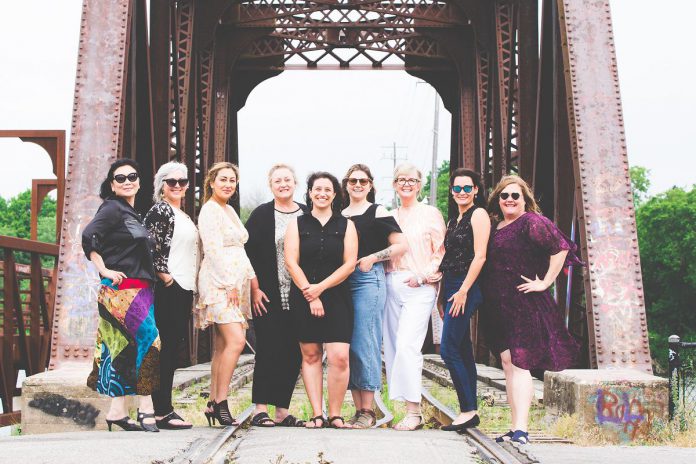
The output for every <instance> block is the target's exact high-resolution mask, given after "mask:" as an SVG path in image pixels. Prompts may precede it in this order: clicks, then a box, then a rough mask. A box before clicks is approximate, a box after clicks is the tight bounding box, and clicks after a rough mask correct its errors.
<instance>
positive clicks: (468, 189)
mask: <svg viewBox="0 0 696 464" xmlns="http://www.w3.org/2000/svg"><path fill="white" fill-rule="evenodd" d="M462 190H463V191H464V193H471V192H473V191H474V186H473V185H453V186H452V191H453V192H454V193H461V192H462Z"/></svg>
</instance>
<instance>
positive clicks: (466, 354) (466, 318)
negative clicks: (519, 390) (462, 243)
mask: <svg viewBox="0 0 696 464" xmlns="http://www.w3.org/2000/svg"><path fill="white" fill-rule="evenodd" d="M465 277H466V275H464V274H450V273H445V275H444V278H443V283H444V285H443V287H444V288H443V291H444V297H445V300H444V301H445V302H446V306H445V317H444V321H443V327H442V341H441V345H440V356H442V360H443V361H444V362H445V364H446V365H447V368H448V369H449V371H450V375H451V376H452V383H453V384H454V388H455V390H456V391H457V397H458V398H459V408H460V410H461V412H468V411H474V410H476V362H475V361H474V351H473V348H472V346H471V326H470V321H471V316H472V315H473V314H474V311H476V309H477V308H478V307H479V306H480V304H481V302H482V301H483V297H482V295H481V290H480V289H479V286H478V283H476V282H475V283H474V285H472V286H471V288H470V289H469V292H468V293H467V298H466V305H465V307H464V310H463V311H462V312H460V313H459V316H457V317H452V315H450V314H449V310H450V308H451V307H452V302H451V301H450V302H448V301H447V300H448V299H449V298H450V297H451V296H452V295H454V294H455V293H456V292H457V291H458V290H459V288H460V287H461V286H462V282H464V278H465Z"/></svg>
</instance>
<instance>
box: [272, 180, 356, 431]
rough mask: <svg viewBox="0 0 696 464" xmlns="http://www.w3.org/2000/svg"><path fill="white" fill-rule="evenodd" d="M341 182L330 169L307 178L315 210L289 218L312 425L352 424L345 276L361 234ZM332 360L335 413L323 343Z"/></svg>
mask: <svg viewBox="0 0 696 464" xmlns="http://www.w3.org/2000/svg"><path fill="white" fill-rule="evenodd" d="M340 188H341V186H340V184H339V183H338V180H337V179H336V177H334V176H333V175H331V174H329V173H328V172H315V173H314V174H312V175H310V176H309V179H307V197H306V198H307V200H306V201H307V205H308V207H309V208H310V213H307V214H304V215H302V216H299V217H298V218H297V219H296V220H292V221H291V222H290V223H289V224H288V229H287V232H286V235H285V264H286V266H287V268H288V272H290V276H291V277H292V281H293V286H292V288H291V290H290V310H291V312H292V314H293V320H294V324H295V329H296V332H297V338H298V340H299V341H300V349H301V351H302V380H303V381H304V384H305V390H306V391H307V396H308V397H309V402H310V404H311V405H312V411H313V414H314V417H312V419H311V420H309V421H307V423H306V424H305V426H306V427H308V428H315V427H323V426H324V425H327V423H328V426H329V427H334V428H344V427H348V425H347V424H345V422H344V420H343V418H342V417H341V415H340V414H341V405H342V404H343V398H344V396H345V394H346V389H347V388H348V373H349V369H348V359H349V358H348V353H349V349H350V340H351V337H352V335H353V303H352V301H351V295H350V287H349V286H348V283H347V282H345V280H346V279H347V278H348V276H350V274H351V273H352V272H353V269H354V268H355V264H356V262H357V255H358V235H357V233H356V231H355V226H354V225H353V223H352V222H351V221H348V220H347V219H346V218H344V217H343V216H341V190H340ZM323 343H325V344H326V352H327V357H328V361H329V372H328V378H327V383H328V385H327V386H328V392H329V418H328V420H327V419H325V418H324V417H323V416H322V404H323V399H322V354H323V352H322V344H323Z"/></svg>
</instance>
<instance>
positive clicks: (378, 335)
mask: <svg viewBox="0 0 696 464" xmlns="http://www.w3.org/2000/svg"><path fill="white" fill-rule="evenodd" d="M349 283H350V289H351V292H352V295H353V308H354V312H353V314H354V321H355V322H354V324H353V338H352V340H351V342H350V380H349V383H348V388H349V389H351V390H365V391H379V390H380V389H381V388H382V316H383V315H384V305H385V303H386V300H387V287H386V283H385V276H384V266H383V265H382V263H375V265H374V266H372V269H370V270H369V271H368V272H363V271H361V270H360V269H359V268H358V267H357V266H356V267H355V271H353V273H352V274H351V275H350V277H349Z"/></svg>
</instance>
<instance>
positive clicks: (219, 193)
mask: <svg viewBox="0 0 696 464" xmlns="http://www.w3.org/2000/svg"><path fill="white" fill-rule="evenodd" d="M238 181H239V169H238V168H237V166H235V165H234V164H231V163H226V162H221V163H215V164H214V165H213V166H212V167H211V168H210V170H209V171H208V175H207V177H206V179H205V183H204V194H205V204H204V205H203V206H202V207H201V211H200V213H199V215H198V228H199V232H200V237H201V244H202V245H203V262H202V263H201V269H200V272H199V274H198V292H199V300H198V304H197V305H196V311H195V314H194V319H195V321H196V326H197V327H198V328H202V329H204V328H206V327H208V326H209V325H213V327H214V328H215V335H216V336H215V351H214V353H213V359H212V361H211V368H210V370H211V382H210V398H211V399H212V404H211V406H212V408H213V413H212V414H211V413H210V411H209V410H208V409H206V412H205V415H206V417H207V418H208V425H210V420H211V418H213V423H214V422H215V419H217V420H218V421H219V422H220V425H233V424H234V422H235V421H234V418H233V417H232V415H231V414H230V410H229V407H228V405H227V394H228V391H229V384H230V379H231V378H232V372H234V369H235V367H236V366H237V360H238V359H239V355H240V354H241V353H242V350H243V349H244V343H245V336H246V334H245V331H246V328H247V326H248V325H247V320H248V319H250V318H251V298H250V290H251V285H254V287H255V288H258V282H257V279H256V274H255V273H254V269H253V268H252V267H251V262H249V258H248V257H247V254H246V252H245V251H244V244H245V243H246V241H247V240H248V239H249V234H248V233H247V230H246V229H245V228H244V225H243V224H242V221H240V220H239V217H238V216H237V213H236V212H235V210H234V209H233V208H232V207H231V206H230V205H228V204H227V202H228V201H229V200H230V198H232V197H233V196H234V195H235V194H236V192H237V182H238Z"/></svg>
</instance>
